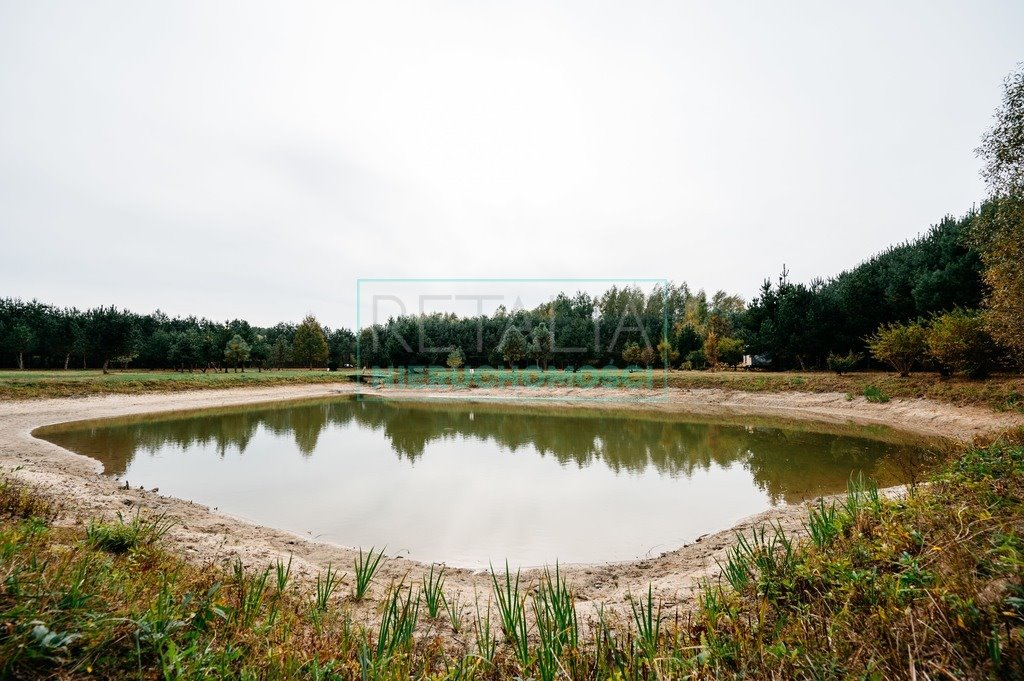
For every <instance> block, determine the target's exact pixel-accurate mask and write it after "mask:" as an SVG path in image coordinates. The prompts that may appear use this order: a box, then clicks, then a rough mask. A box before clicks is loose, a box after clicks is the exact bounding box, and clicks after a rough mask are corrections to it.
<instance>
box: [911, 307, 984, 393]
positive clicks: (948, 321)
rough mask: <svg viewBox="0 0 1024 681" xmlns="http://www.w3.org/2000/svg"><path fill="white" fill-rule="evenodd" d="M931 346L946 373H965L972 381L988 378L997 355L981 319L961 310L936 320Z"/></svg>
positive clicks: (933, 356) (969, 311)
mask: <svg viewBox="0 0 1024 681" xmlns="http://www.w3.org/2000/svg"><path fill="white" fill-rule="evenodd" d="M927 346H928V355H929V356H930V357H931V358H932V359H933V360H935V362H936V364H938V365H939V368H940V370H942V371H943V373H950V374H952V373H956V372H963V373H965V374H967V376H968V377H970V378H984V377H985V376H987V375H988V373H989V370H990V368H991V365H992V359H993V356H994V355H995V345H994V343H993V342H992V338H991V336H989V334H988V332H987V331H986V330H985V324H984V321H983V320H982V318H981V315H979V314H978V313H977V312H974V311H971V310H964V309H961V308H956V309H954V310H953V311H952V312H946V313H945V314H941V315H936V316H935V317H934V318H933V319H932V323H931V327H930V328H929V329H928V337H927Z"/></svg>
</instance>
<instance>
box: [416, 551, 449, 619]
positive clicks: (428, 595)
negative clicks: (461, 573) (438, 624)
mask: <svg viewBox="0 0 1024 681" xmlns="http://www.w3.org/2000/svg"><path fill="white" fill-rule="evenodd" d="M435 567H436V568H437V571H436V573H435V571H434V568H435ZM420 593H421V594H422V595H423V599H424V601H425V602H426V606H427V614H428V615H430V617H431V618H434V619H436V618H437V616H438V615H440V614H441V608H442V607H443V605H444V565H435V564H434V563H431V564H430V572H428V573H427V574H425V575H423V583H422V584H421V585H420Z"/></svg>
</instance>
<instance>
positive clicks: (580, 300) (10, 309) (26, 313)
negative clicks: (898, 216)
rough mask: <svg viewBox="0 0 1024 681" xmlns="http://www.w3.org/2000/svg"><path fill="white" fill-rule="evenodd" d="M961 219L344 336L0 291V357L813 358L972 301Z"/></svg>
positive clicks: (652, 362)
mask: <svg viewBox="0 0 1024 681" xmlns="http://www.w3.org/2000/svg"><path fill="white" fill-rule="evenodd" d="M972 220H974V214H973V213H972V214H968V215H966V216H964V217H963V218H961V219H959V220H956V219H953V218H946V219H945V220H943V221H942V222H940V223H939V224H938V225H935V226H934V227H932V228H931V229H930V230H929V231H928V233H927V234H925V235H924V236H922V237H921V238H919V239H916V240H914V241H912V242H908V243H904V244H901V245H899V246H896V247H893V248H890V249H889V250H888V251H886V252H884V253H882V254H880V255H877V256H875V257H873V258H871V259H870V260H868V261H867V262H865V263H863V264H861V265H860V266H858V267H856V268H854V269H852V270H849V271H847V272H843V273H842V274H840V275H838V276H836V277H834V278H832V279H830V280H827V281H825V280H819V281H815V282H812V283H811V284H809V285H806V284H802V283H792V282H790V281H789V280H788V277H787V275H786V273H785V271H784V272H783V274H782V276H781V277H779V279H778V280H777V281H776V282H774V283H773V282H770V281H766V282H765V284H764V286H763V288H762V290H761V292H760V295H759V296H758V297H757V298H755V299H754V300H753V301H752V302H751V303H750V304H749V305H747V304H746V303H745V302H744V301H743V299H742V298H740V297H739V296H736V295H729V294H727V293H725V292H723V291H719V292H717V293H715V294H713V295H711V296H709V295H707V294H706V293H705V292H704V291H697V292H693V291H691V290H690V288H689V287H688V286H687V285H686V284H685V283H683V284H671V283H670V284H668V285H666V286H664V287H663V286H656V287H654V288H653V289H651V290H648V291H644V290H642V289H640V288H639V287H632V286H625V287H618V286H613V287H611V288H610V289H608V290H607V291H605V292H604V293H603V294H600V295H591V294H588V293H584V292H578V293H575V294H573V295H569V294H566V293H559V294H558V295H556V296H555V297H554V298H553V299H552V300H551V301H550V302H547V303H544V304H542V305H539V306H537V307H535V308H533V309H529V310H526V309H518V310H511V311H510V310H507V309H506V308H504V307H499V308H498V310H497V311H496V312H495V313H494V314H492V315H483V316H479V317H458V316H456V315H453V314H429V315H422V316H401V317H396V318H392V319H389V320H388V321H387V322H383V323H379V324H373V325H370V326H368V327H365V328H363V329H362V330H361V332H360V337H359V342H358V351H357V342H356V336H355V334H353V333H352V331H350V330H349V329H345V328H339V329H330V328H327V327H324V326H321V325H320V324H319V323H318V322H317V321H316V320H315V319H314V318H312V317H307V318H306V319H305V320H303V322H302V323H300V324H298V325H295V324H289V323H280V324H277V325H275V326H273V327H269V328H261V327H256V326H252V325H250V324H249V323H248V322H246V321H244V320H238V319H236V320H232V321H226V322H215V321H211V320H208V319H199V318H196V317H186V318H182V317H174V318H172V317H169V316H167V315H166V314H164V313H161V312H159V311H158V312H155V313H153V314H136V313H133V312H129V311H127V310H120V309H117V308H113V307H100V308H95V309H91V310H86V311H80V310H77V309H74V308H57V307H54V306H52V305H46V304H43V303H39V302H36V301H31V302H23V301H20V300H13V299H0V349H2V351H3V353H2V355H0V357H2V359H0V362H2V363H3V366H7V367H22V368H68V367H76V368H79V367H80V368H88V367H93V368H104V369H106V368H107V367H109V366H110V365H113V366H119V367H121V368H127V367H128V366H131V367H136V368H151V369H155V368H175V369H178V370H181V371H197V370H198V371H209V370H215V371H216V370H228V369H229V368H232V369H237V370H244V368H245V367H246V366H251V367H255V368H258V369H264V368H266V369H271V368H283V367H326V366H328V365H332V366H347V365H355V364H356V363H357V361H358V362H359V363H360V364H361V365H362V366H364V367H374V366H378V367H385V366H410V365H425V366H438V365H441V366H443V365H448V366H452V367H459V366H484V365H489V366H495V367H497V366H520V367H521V366H524V365H537V366H540V367H542V368H548V367H551V366H553V367H557V368H566V367H580V366H584V365H589V366H595V367H596V366H602V367H603V366H608V365H615V366H619V367H623V366H628V365H640V366H659V367H660V366H664V365H665V364H668V365H669V366H671V367H683V368H689V369H702V368H705V367H708V366H721V365H725V366H736V365H738V364H739V363H740V362H741V360H742V358H743V355H744V354H751V355H759V356H761V357H762V358H763V359H764V361H765V363H766V364H767V365H768V366H770V367H772V368H776V369H786V368H802V369H812V368H825V367H826V366H827V365H828V359H829V357H830V356H832V355H839V354H842V355H846V356H850V355H851V354H853V355H858V356H861V357H862V358H864V360H865V363H866V361H867V358H868V357H869V356H870V355H869V353H868V348H867V339H868V338H869V337H870V336H871V335H872V334H874V333H875V332H876V331H877V330H878V329H879V327H880V326H882V325H883V324H889V323H893V322H904V321H909V320H914V319H918V318H924V317H927V316H929V315H931V314H932V313H936V312H939V311H945V310H952V309H954V308H958V307H960V308H975V307H977V306H978V305H979V304H980V303H981V301H982V281H981V263H980V260H979V257H978V255H977V253H976V252H974V251H973V250H971V249H970V248H968V246H967V245H965V244H966V239H965V236H966V232H967V230H968V228H969V226H970V225H971V223H972Z"/></svg>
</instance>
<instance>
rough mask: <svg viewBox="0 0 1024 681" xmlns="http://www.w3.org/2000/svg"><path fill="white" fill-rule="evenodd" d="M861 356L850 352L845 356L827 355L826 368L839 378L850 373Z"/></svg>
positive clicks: (832, 353)
mask: <svg viewBox="0 0 1024 681" xmlns="http://www.w3.org/2000/svg"><path fill="white" fill-rule="evenodd" d="M862 357H863V356H862V355H860V354H859V353H855V352H854V351H853V350H850V352H849V353H847V354H846V355H837V354H835V353H834V352H830V353H828V368H829V371H834V372H836V373H837V374H839V375H840V376H842V375H843V374H845V373H847V372H848V371H851V370H852V369H853V367H855V366H857V362H859V361H860V360H861V359H862Z"/></svg>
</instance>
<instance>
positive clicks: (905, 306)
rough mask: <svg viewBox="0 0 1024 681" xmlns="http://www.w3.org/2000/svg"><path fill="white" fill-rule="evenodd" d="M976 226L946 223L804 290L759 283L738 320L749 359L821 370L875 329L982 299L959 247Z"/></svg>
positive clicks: (972, 258) (785, 283) (971, 262)
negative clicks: (752, 356)
mask: <svg viewBox="0 0 1024 681" xmlns="http://www.w3.org/2000/svg"><path fill="white" fill-rule="evenodd" d="M974 219H975V214H974V213H973V212H972V213H969V214H967V215H965V216H964V217H962V218H959V219H954V218H952V217H946V218H944V219H943V220H942V221H941V222H939V223H938V224H937V225H934V226H932V227H931V229H930V230H929V231H928V232H927V233H926V234H925V235H924V236H922V237H920V238H919V239H916V240H914V241H911V242H907V243H903V244H899V245H897V246H893V247H891V248H889V249H888V250H886V251H885V252H883V253H881V254H879V255H876V256H874V257H872V258H870V259H869V260H867V261H866V262H864V263H863V264H861V265H859V266H857V267H855V268H854V269H852V270H848V271H846V272H842V273H840V274H839V275H837V276H835V277H833V278H831V279H829V280H827V281H823V280H816V281H814V282H812V283H811V284H810V285H806V284H796V283H793V282H791V281H789V277H788V272H787V271H786V270H785V269H783V272H782V275H781V276H780V277H779V279H778V280H777V281H776V282H772V281H765V283H764V285H763V286H762V288H761V291H760V293H759V295H758V296H757V298H755V299H754V300H753V301H752V302H751V303H750V306H749V308H748V309H747V312H746V313H745V314H744V315H742V317H741V318H740V327H741V328H740V335H741V337H742V338H743V339H744V340H745V341H746V343H747V350H748V353H750V354H755V355H762V354H765V355H769V356H771V358H772V363H773V366H775V367H778V368H789V367H799V368H801V369H807V368H812V367H814V366H823V365H824V363H825V362H826V358H827V356H828V354H829V353H830V352H832V353H838V352H847V351H848V350H851V349H852V350H853V351H854V352H860V351H861V350H862V349H863V348H866V345H865V341H864V339H865V338H866V337H867V336H868V335H870V334H872V333H874V332H875V331H876V330H877V329H878V328H879V326H881V325H883V324H888V323H900V322H905V321H906V320H910V319H916V318H919V317H927V316H928V315H930V314H932V313H934V312H938V311H942V310H949V309H952V308H953V307H954V306H956V305H960V306H963V307H976V306H977V305H978V304H979V303H980V302H981V299H982V281H981V261H980V259H979V257H978V253H977V252H976V251H975V250H972V249H971V248H970V247H969V246H968V245H967V244H966V243H965V235H966V233H967V231H968V229H969V228H970V225H971V224H972V222H973V221H974Z"/></svg>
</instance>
